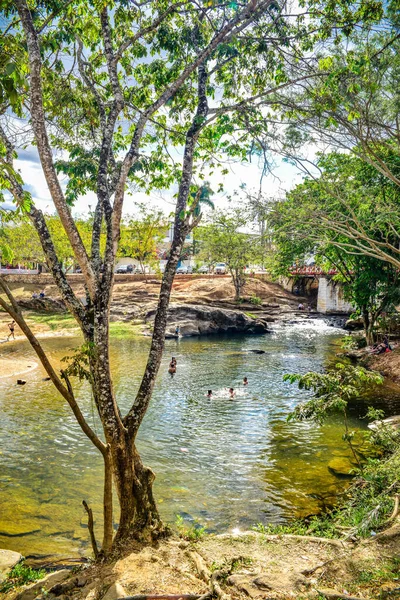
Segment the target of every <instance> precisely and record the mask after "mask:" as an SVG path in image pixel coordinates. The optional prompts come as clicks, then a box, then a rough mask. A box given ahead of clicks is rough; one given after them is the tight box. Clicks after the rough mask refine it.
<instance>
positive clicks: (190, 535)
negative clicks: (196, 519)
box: [175, 515, 207, 542]
mask: <svg viewBox="0 0 400 600" xmlns="http://www.w3.org/2000/svg"><path fill="white" fill-rule="evenodd" d="M175 525H176V527H177V529H178V533H179V537H181V538H183V539H184V540H188V541H189V542H198V541H199V540H201V539H202V538H203V537H204V536H205V535H207V533H206V528H205V527H203V526H202V525H200V524H199V523H194V524H193V525H191V526H188V525H186V524H185V521H184V520H183V517H181V515H176V521H175Z"/></svg>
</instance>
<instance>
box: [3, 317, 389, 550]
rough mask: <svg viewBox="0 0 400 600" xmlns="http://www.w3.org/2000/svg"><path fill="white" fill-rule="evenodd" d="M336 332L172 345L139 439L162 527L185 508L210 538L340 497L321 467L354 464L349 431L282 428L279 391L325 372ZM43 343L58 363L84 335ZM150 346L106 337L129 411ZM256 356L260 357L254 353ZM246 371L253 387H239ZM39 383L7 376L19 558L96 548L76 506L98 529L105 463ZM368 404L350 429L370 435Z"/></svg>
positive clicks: (291, 392) (310, 330) (8, 502)
mask: <svg viewBox="0 0 400 600" xmlns="http://www.w3.org/2000/svg"><path fill="white" fill-rule="evenodd" d="M342 335H343V333H342V332H341V331H339V330H335V329H332V328H330V327H327V326H326V325H324V324H323V323H322V322H313V323H305V324H302V325H301V324H299V325H292V326H288V327H281V328H279V327H277V328H276V330H275V332H274V333H273V334H271V335H267V336H260V337H258V336H253V337H251V336H248V337H245V336H237V337H229V338H217V337H208V338H193V339H185V340H180V341H175V340H171V341H168V342H167V346H166V352H165V355H164V359H163V364H162V367H161V370H160V374H159V376H158V380H157V385H156V388H155V392H154V397H153V400H152V403H151V406H150V408H149V410H148V413H147V415H146V418H145V421H144V423H143V426H142V428H141V431H140V435H139V442H138V445H139V449H140V451H141V453H142V455H143V457H144V460H145V461H146V463H147V464H149V465H150V466H152V468H153V469H154V471H155V472H156V475H157V479H156V484H155V493H156V498H157V501H158V503H159V507H160V511H161V513H162V515H163V517H164V519H165V520H166V521H168V522H171V523H173V522H174V521H175V519H176V515H177V514H180V515H182V516H183V517H184V518H185V519H186V520H187V521H188V522H194V521H195V522H199V523H201V524H203V525H205V526H206V527H207V528H208V529H209V530H211V531H225V530H228V529H232V528H236V527H239V528H242V529H243V528H246V527H249V526H251V525H252V524H254V523H256V522H259V521H262V522H273V523H278V522H283V521H285V520H287V519H288V518H290V517H292V516H293V515H298V516H304V515H306V514H310V513H313V512H315V511H317V510H320V509H321V508H323V507H324V505H325V504H330V503H332V502H333V499H334V495H335V494H336V493H337V491H338V490H340V489H341V487H342V486H343V485H344V483H343V481H340V480H338V479H337V478H335V477H334V476H333V475H331V474H330V473H329V471H328V469H327V464H328V462H329V461H330V460H332V458H335V457H338V458H341V457H348V456H349V452H348V449H347V447H346V444H345V443H344V442H342V440H341V435H342V426H341V423H340V421H339V420H337V421H336V420H334V419H333V420H331V421H330V422H329V423H328V424H326V425H324V426H323V427H318V426H316V425H314V424H310V423H301V424H296V423H287V422H286V417H287V414H288V413H289V412H290V411H291V410H292V409H293V407H294V406H295V405H296V404H297V403H298V402H299V401H300V400H301V399H304V395H303V393H301V392H299V391H298V390H297V389H296V388H295V387H294V386H290V385H289V384H286V383H283V381H282V376H283V374H284V373H287V372H295V371H299V372H305V371H307V370H310V369H321V368H323V366H324V364H326V363H327V361H329V360H332V356H333V353H334V351H335V349H336V348H335V344H337V342H338V339H340V337H342ZM43 343H44V345H45V347H46V349H47V350H48V351H49V353H50V355H51V358H52V360H53V362H54V364H55V365H58V364H59V361H60V359H61V357H62V356H65V355H66V354H67V353H68V352H69V351H70V349H71V348H73V347H74V346H76V345H78V344H79V340H78V339H71V338H53V339H48V340H45V341H44V342H43ZM148 344H149V341H148V340H147V339H145V338H139V337H131V338H130V337H125V338H122V339H114V340H113V341H112V361H113V370H114V373H115V389H116V394H117V397H118V399H119V403H120V406H121V408H122V411H123V412H124V411H126V410H127V409H128V407H129V405H130V403H131V402H132V399H133V398H134V395H135V391H136V389H137V387H138V385H139V382H140V377H141V374H142V372H143V369H144V365H145V360H146V351H147V348H148ZM251 349H262V350H265V351H266V353H265V354H261V355H257V354H252V353H249V352H248V351H249V350H251ZM0 355H3V356H8V357H10V356H12V357H14V358H15V360H18V358H21V357H23V358H27V357H28V358H30V357H33V355H32V352H31V350H30V348H29V346H28V345H27V344H26V343H10V344H3V345H2V346H1V348H0ZM171 355H174V356H176V357H177V360H178V370H177V374H176V375H175V376H174V377H173V378H172V377H171V376H170V375H169V374H168V362H169V360H170V357H171ZM245 375H246V376H247V377H248V379H249V385H248V387H247V388H243V386H242V385H241V381H242V379H243V376H245ZM43 377H44V372H43V371H42V369H41V368H40V367H38V368H37V369H35V370H33V371H31V372H30V373H29V374H28V375H26V376H24V378H25V379H26V381H27V383H26V385H25V386H18V385H16V379H17V377H12V378H5V379H0V414H1V449H0V486H1V487H0V547H2V548H10V549H14V550H18V551H20V552H22V553H23V554H24V555H25V556H44V555H46V556H47V555H49V556H50V555H52V556H54V555H60V556H74V555H78V554H88V553H89V552H90V551H89V548H88V532H87V527H86V514H85V513H84V511H83V508H82V504H81V503H82V499H85V500H86V501H87V502H88V503H89V504H90V505H91V506H92V507H93V509H94V513H95V518H96V519H97V523H100V522H101V520H100V518H99V517H100V511H101V505H100V500H101V488H102V464H101V460H100V458H99V455H98V453H97V452H96V450H95V449H94V448H93V446H92V445H91V444H90V442H89V441H88V440H87V439H86V438H85V436H84V435H83V434H82V433H81V431H80V429H79V427H78V425H77V424H76V422H75V421H74V418H73V416H72V414H71V412H70V410H69V408H68V406H67V405H66V404H65V402H64V401H63V399H62V398H61V397H60V396H59V395H58V394H57V393H56V392H55V390H54V388H53V387H52V384H51V382H48V381H43ZM75 385H76V389H77V396H78V397H79V400H80V403H81V406H82V409H83V411H84V413H85V414H86V416H87V418H88V420H89V421H90V422H91V424H93V427H95V428H97V430H98V429H99V424H98V421H97V420H96V418H95V413H94V408H93V403H92V401H91V398H90V394H89V391H88V388H87V386H86V385H85V384H79V383H78V382H76V383H75ZM230 386H233V387H234V388H235V389H236V390H237V395H236V398H235V400H234V401H230V400H229V399H228V394H227V391H226V388H227V387H230ZM208 389H212V390H213V391H214V397H213V399H212V400H211V401H210V400H208V399H207V398H206V397H205V395H206V393H207V390H208ZM380 394H381V396H382V395H383V396H385V395H386V396H387V394H384V393H383V392H380ZM373 395H374V401H377V398H376V392H374V394H373ZM389 396H390V406H389V411H388V414H389V413H391V414H393V413H395V412H397V411H398V410H399V407H400V399H399V394H398V392H397V389H396V390H391V391H390V394H389ZM378 401H379V399H378ZM368 403H371V402H370V400H365V402H363V403H359V404H358V405H357V406H355V407H352V411H351V416H350V419H351V426H352V427H356V428H365V422H363V421H361V420H360V416H361V415H363V414H365V406H366V405H367V404H368ZM378 404H379V402H378ZM116 518H117V513H116ZM99 533H100V532H99Z"/></svg>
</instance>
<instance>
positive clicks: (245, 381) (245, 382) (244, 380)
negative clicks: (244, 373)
mask: <svg viewBox="0 0 400 600" xmlns="http://www.w3.org/2000/svg"><path fill="white" fill-rule="evenodd" d="M248 383H249V382H248V381H247V377H243V385H247V384H248Z"/></svg>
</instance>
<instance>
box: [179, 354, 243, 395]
mask: <svg viewBox="0 0 400 600" xmlns="http://www.w3.org/2000/svg"><path fill="white" fill-rule="evenodd" d="M176 364H177V363H176V358H175V356H173V357H172V358H171V362H170V363H169V367H168V373H170V374H171V375H175V373H176ZM248 383H249V381H248V379H247V377H243V385H248ZM235 396H236V392H235V389H234V388H233V387H230V388H229V399H230V400H233V398H234V397H235ZM212 397H213V391H212V390H208V392H207V398H208V399H209V400H211V398H212Z"/></svg>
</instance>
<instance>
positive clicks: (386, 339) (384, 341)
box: [383, 335, 392, 352]
mask: <svg viewBox="0 0 400 600" xmlns="http://www.w3.org/2000/svg"><path fill="white" fill-rule="evenodd" d="M383 343H384V344H385V348H386V350H385V351H386V352H387V351H389V352H391V351H392V347H391V345H390V344H389V338H388V336H387V335H385V336H384V337H383Z"/></svg>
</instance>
